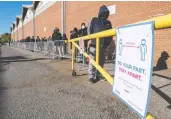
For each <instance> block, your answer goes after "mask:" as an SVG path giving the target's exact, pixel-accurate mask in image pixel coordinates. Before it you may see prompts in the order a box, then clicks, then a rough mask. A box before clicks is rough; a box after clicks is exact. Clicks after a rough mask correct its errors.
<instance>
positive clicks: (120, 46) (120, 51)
mask: <svg viewBox="0 0 171 119" xmlns="http://www.w3.org/2000/svg"><path fill="white" fill-rule="evenodd" d="M119 55H120V56H121V55H122V39H120V40H119Z"/></svg>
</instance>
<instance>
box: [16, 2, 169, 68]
mask: <svg viewBox="0 0 171 119" xmlns="http://www.w3.org/2000/svg"><path fill="white" fill-rule="evenodd" d="M103 4H104V5H107V6H109V5H114V4H115V5H116V14H114V15H111V16H109V20H110V21H111V22H112V25H113V27H118V26H122V25H126V24H130V23H134V22H137V21H142V20H146V19H150V18H152V17H155V16H158V15H160V14H163V15H165V14H168V13H170V11H171V7H170V6H171V2H112V1H110V2H107V1H105V2H93V1H91V2H71V1H70V2H69V1H68V2H66V34H67V36H68V38H69V35H70V31H71V30H72V29H73V28H74V27H77V28H80V24H81V23H82V22H85V23H86V24H88V22H89V21H90V19H91V18H92V17H94V16H97V14H98V11H99V7H100V6H101V5H103ZM35 20H36V21H35V23H36V36H40V37H48V36H51V35H52V32H53V29H54V27H55V26H57V27H58V28H59V29H60V30H61V2H57V3H55V4H54V5H52V6H51V7H49V8H48V9H47V10H45V11H44V12H43V13H41V14H40V15H38V16H37V17H36V18H35ZM45 27H46V31H44V28H45ZM170 32H171V29H170V28H169V29H161V30H156V31H155V54H154V65H155V64H156V62H157V60H158V59H159V57H160V55H161V53H162V52H163V51H166V52H167V53H168V54H169V55H170V56H171V47H170V44H171V40H170V39H171V34H170ZM21 34H22V32H21ZM14 35H15V36H16V33H14ZM32 35H33V31H32V21H30V22H29V23H27V24H26V25H24V38H25V37H26V36H32ZM19 36H20V35H19ZM21 36H22V35H21ZM15 38H16V37H15ZM114 39H115V38H114ZM167 64H168V66H169V67H171V58H169V59H168V60H167Z"/></svg>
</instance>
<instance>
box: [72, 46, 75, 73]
mask: <svg viewBox="0 0 171 119" xmlns="http://www.w3.org/2000/svg"><path fill="white" fill-rule="evenodd" d="M74 56H75V45H73V43H72V71H74Z"/></svg>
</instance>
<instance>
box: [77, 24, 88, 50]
mask: <svg viewBox="0 0 171 119" xmlns="http://www.w3.org/2000/svg"><path fill="white" fill-rule="evenodd" d="M86 35H87V27H85V28H84V29H80V30H79V36H80V37H82V36H86ZM87 42H88V40H85V41H84V45H85V47H86V48H87Z"/></svg>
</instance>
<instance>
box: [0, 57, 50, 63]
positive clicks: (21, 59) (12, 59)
mask: <svg viewBox="0 0 171 119" xmlns="http://www.w3.org/2000/svg"><path fill="white" fill-rule="evenodd" d="M49 59H51V58H35V59H28V58H25V57H22V56H14V57H1V58H0V63H10V62H29V61H37V60H49Z"/></svg>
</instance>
